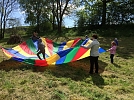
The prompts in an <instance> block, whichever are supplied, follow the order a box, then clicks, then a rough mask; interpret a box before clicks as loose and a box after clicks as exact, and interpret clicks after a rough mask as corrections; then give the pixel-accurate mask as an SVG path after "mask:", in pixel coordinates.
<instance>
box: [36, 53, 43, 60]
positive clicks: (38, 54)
mask: <svg viewBox="0 0 134 100" xmlns="http://www.w3.org/2000/svg"><path fill="white" fill-rule="evenodd" d="M40 54H41V51H39V52H38V53H37V56H38V58H39V59H40V60H42V59H41V58H40Z"/></svg>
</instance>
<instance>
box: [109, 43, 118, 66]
mask: <svg viewBox="0 0 134 100" xmlns="http://www.w3.org/2000/svg"><path fill="white" fill-rule="evenodd" d="M116 48H117V46H116V43H115V42H114V41H112V42H111V48H110V49H108V50H107V51H110V59H111V63H112V64H113V62H114V60H113V58H114V55H115V53H116Z"/></svg>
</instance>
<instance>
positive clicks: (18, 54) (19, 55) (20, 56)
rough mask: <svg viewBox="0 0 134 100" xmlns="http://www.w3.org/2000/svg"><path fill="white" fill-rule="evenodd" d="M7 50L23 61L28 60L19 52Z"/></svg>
mask: <svg viewBox="0 0 134 100" xmlns="http://www.w3.org/2000/svg"><path fill="white" fill-rule="evenodd" d="M5 50H7V51H8V52H9V53H10V54H12V55H14V56H15V57H18V58H23V59H25V58H27V57H26V56H24V55H22V54H20V53H19V52H18V51H16V50H13V49H5Z"/></svg>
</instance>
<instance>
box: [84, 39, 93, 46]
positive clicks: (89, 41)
mask: <svg viewBox="0 0 134 100" xmlns="http://www.w3.org/2000/svg"><path fill="white" fill-rule="evenodd" d="M92 42H93V41H92V40H88V41H87V43H86V44H85V45H84V46H88V45H89V44H91V43H92Z"/></svg>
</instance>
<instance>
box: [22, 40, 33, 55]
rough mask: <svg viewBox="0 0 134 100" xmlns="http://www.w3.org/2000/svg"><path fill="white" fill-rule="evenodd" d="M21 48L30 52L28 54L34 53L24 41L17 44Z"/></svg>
mask: <svg viewBox="0 0 134 100" xmlns="http://www.w3.org/2000/svg"><path fill="white" fill-rule="evenodd" d="M19 46H20V47H21V48H22V50H24V51H25V52H26V53H28V54H30V55H34V53H33V52H32V51H31V50H30V49H29V47H28V45H27V44H26V42H23V43H21V44H20V45H19Z"/></svg>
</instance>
